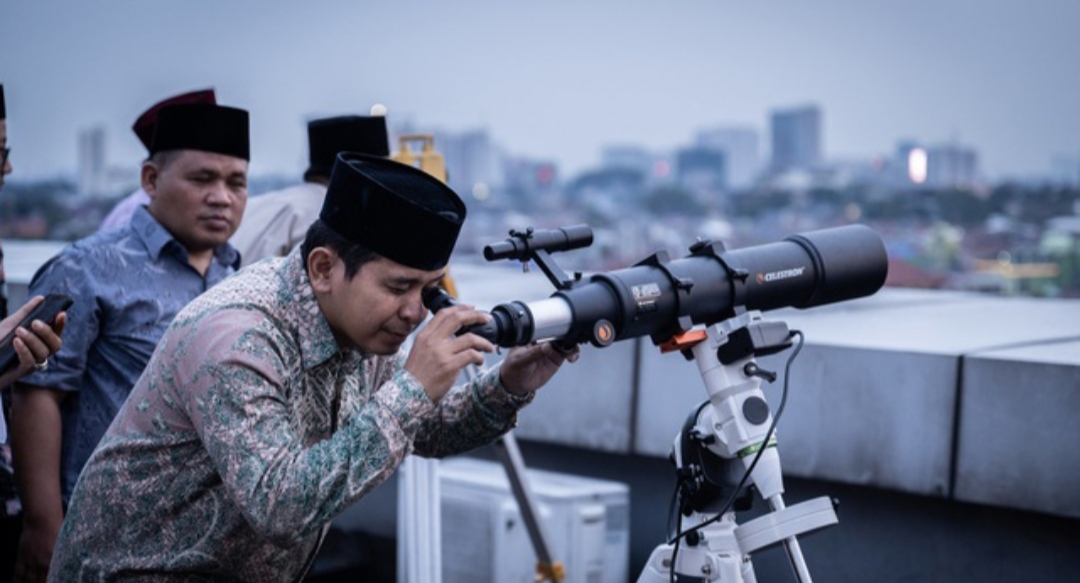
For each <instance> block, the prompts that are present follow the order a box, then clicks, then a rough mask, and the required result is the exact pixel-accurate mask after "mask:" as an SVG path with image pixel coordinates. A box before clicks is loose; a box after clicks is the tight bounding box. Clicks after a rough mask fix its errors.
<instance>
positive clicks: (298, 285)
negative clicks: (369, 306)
mask: <svg viewBox="0 0 1080 583" xmlns="http://www.w3.org/2000/svg"><path fill="white" fill-rule="evenodd" d="M281 276H282V278H283V279H284V282H285V284H286V285H287V286H289V288H290V289H291V291H292V294H290V295H291V297H292V298H293V301H292V302H291V306H292V315H293V317H294V318H295V319H296V321H295V325H296V327H297V330H298V336H299V340H300V354H301V359H302V364H303V367H304V369H305V370H306V369H310V368H314V367H316V366H318V365H320V364H322V363H324V362H326V361H327V360H329V359H330V358H332V357H333V356H334V355H336V354H338V353H339V352H348V350H344V351H343V350H341V348H340V347H339V346H338V343H337V339H336V338H334V332H333V330H331V329H330V323H329V322H328V321H327V320H326V316H325V315H324V314H323V313H322V311H321V310H320V309H319V302H318V300H317V299H316V298H315V290H313V289H312V288H311V279H310V278H309V277H308V273H307V269H306V268H305V266H304V262H303V258H302V256H301V254H300V249H299V248H297V249H293V250H292V252H291V253H289V254H288V255H287V256H285V259H284V266H283V269H282V272H281Z"/></svg>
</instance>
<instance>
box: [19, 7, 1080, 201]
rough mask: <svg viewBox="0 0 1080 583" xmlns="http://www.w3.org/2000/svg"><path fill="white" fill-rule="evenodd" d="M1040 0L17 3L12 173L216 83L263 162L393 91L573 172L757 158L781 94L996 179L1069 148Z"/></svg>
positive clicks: (423, 113) (884, 141)
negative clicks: (736, 134) (676, 159)
mask: <svg viewBox="0 0 1080 583" xmlns="http://www.w3.org/2000/svg"><path fill="white" fill-rule="evenodd" d="M1031 4H1034V5H1033V6H1032V5H1021V3H1016V2H1009V1H1005V0H993V1H989V2H987V1H983V2H978V1H975V0H948V1H945V2H935V1H933V0H912V1H909V2H905V3H903V5H894V4H888V5H880V6H878V5H875V6H870V5H867V4H866V3H862V2H858V1H857V0H829V1H822V2H816V3H813V4H812V5H805V4H802V3H797V2H787V1H784V2H774V3H770V4H769V5H768V6H760V5H750V4H741V3H735V2H725V1H717V2H712V3H705V2H690V1H678V2H672V3H665V4H664V5H663V6H662V7H661V6H659V5H655V4H649V3H645V2H620V3H615V2H609V1H601V2H595V3H589V4H588V5H585V6H580V5H577V4H572V3H561V2H556V3H553V4H546V5H545V6H542V7H541V6H502V5H497V4H491V3H484V2H478V1H465V2H459V3H455V4H454V5H453V6H446V5H441V4H437V3H434V2H430V1H422V2H414V3H410V4H408V5H397V4H390V3H385V2H372V3H368V2H365V3H363V5H362V6H361V5H359V4H358V3H346V2H333V1H328V0H320V1H315V2H310V3H306V4H304V5H303V6H300V5H294V4H286V3H281V2H277V3H275V2H271V3H260V4H255V3H252V2H247V1H238V2H230V3H225V4H221V5H219V4H217V3H213V4H211V3H210V2H209V1H206V0H197V1H195V2H188V3H183V4H180V3H162V4H155V5H153V6H150V7H147V8H141V7H140V8H139V9H138V10H135V9H134V7H133V6H132V5H131V4H130V3H127V2H121V1H120V0H106V1H103V2H98V3H94V4H90V5H87V4H83V3H77V2H73V1H71V0H44V1H43V2H35V3H9V4H7V5H5V6H4V7H3V8H0V51H2V52H3V53H4V54H5V55H6V58H5V59H4V63H3V64H2V65H0V82H2V83H4V84H5V86H6V88H7V92H8V94H9V95H8V102H9V103H8V105H9V107H8V109H9V117H10V119H9V121H8V124H9V136H10V140H11V143H12V147H13V149H14V152H13V155H12V156H13V162H14V164H15V167H16V174H15V175H13V176H12V177H11V178H12V179H16V180H18V179H33V178H40V177H48V176H51V175H55V174H58V173H63V172H72V171H73V170H74V168H75V162H76V151H75V144H76V141H77V140H76V136H77V135H78V133H79V132H80V131H81V130H85V129H87V128H89V127H94V126H98V125H104V126H105V127H106V128H107V129H108V135H107V144H106V146H107V149H108V152H109V155H108V156H109V160H108V161H109V163H111V164H124V165H127V164H131V165H134V164H135V163H136V162H137V161H138V160H139V159H140V158H141V156H142V154H143V152H142V151H141V148H140V146H139V144H138V142H137V141H136V140H135V138H134V136H133V135H131V133H130V131H129V130H128V128H129V127H130V123H131V121H132V120H133V119H134V117H135V116H136V115H137V114H138V113H139V112H141V111H142V110H143V109H145V107H146V106H148V105H149V104H150V103H153V102H154V101H156V100H158V99H160V98H162V97H165V96H167V95H171V94H174V93H177V92H180V91H185V90H190V89H196V88H201V87H207V86H213V87H215V88H216V89H217V92H218V96H219V100H220V101H221V102H222V103H225V104H229V105H235V106H239V107H244V108H247V109H249V110H250V111H251V113H252V173H253V174H270V173H278V174H291V173H295V174H299V172H301V171H302V169H303V165H304V158H305V155H306V140H305V137H304V121H305V120H306V119H310V118H312V117H317V116H320V115H335V114H341V113H365V112H366V110H367V109H368V108H370V106H371V105H373V104H375V103H384V104H386V105H387V107H388V108H389V121H390V123H391V124H393V125H399V124H402V123H406V122H407V123H409V124H411V125H413V126H415V127H423V128H431V129H432V130H440V131H451V132H462V131H468V130H471V129H477V128H484V129H487V131H488V132H490V134H491V136H492V139H493V140H495V141H496V142H497V143H498V144H499V145H501V146H503V147H504V148H506V149H507V150H508V151H509V152H510V153H512V154H514V155H518V156H526V157H532V158H538V159H551V160H554V161H556V162H557V163H558V164H559V165H560V172H561V174H562V175H563V176H569V175H571V174H573V173H576V172H580V171H582V170H586V169H589V168H592V167H595V166H597V165H598V163H599V159H600V156H601V152H602V150H603V148H604V147H607V146H610V145H613V144H635V145H641V146H644V147H647V148H649V149H652V150H656V151H663V150H667V151H674V150H675V149H677V148H678V147H680V146H682V145H688V144H691V143H692V142H693V140H694V136H695V134H696V133H697V132H698V131H700V130H702V129H708V128H712V127H722V126H740V127H747V126H750V127H753V128H755V129H756V130H757V132H758V134H759V135H760V136H761V138H762V144H761V148H762V152H761V156H762V160H768V158H769V152H770V149H769V145H768V133H769V123H768V119H769V116H770V114H771V112H773V111H774V110H778V109H787V108H792V107H800V106H804V105H815V106H818V107H820V108H821V111H822V136H823V140H824V143H823V154H824V157H825V159H826V160H834V159H853V158H870V157H873V156H877V155H888V154H890V153H891V152H892V151H893V150H894V149H895V147H896V145H897V144H898V143H899V142H900V141H902V140H906V139H913V140H916V141H919V142H922V143H928V144H934V143H946V142H954V141H955V142H959V143H962V144H964V145H968V146H971V147H973V148H975V149H976V150H978V151H979V153H980V164H981V166H982V167H983V168H984V171H985V173H986V174H987V176H988V178H990V179H997V178H1001V177H1010V176H1027V175H1039V174H1041V175H1045V174H1048V173H1049V172H1050V171H1051V167H1052V164H1053V161H1054V159H1055V158H1056V157H1062V156H1063V157H1072V158H1080V138H1078V136H1080V117H1078V116H1075V115H1073V110H1074V109H1075V105H1074V104H1073V103H1072V99H1071V96H1072V95H1075V93H1076V90H1077V89H1078V88H1080V72H1077V71H1075V70H1074V69H1075V67H1070V66H1069V61H1070V60H1071V59H1070V58H1069V57H1070V56H1071V55H1075V54H1080V39H1077V38H1075V35H1073V34H1072V31H1071V28H1072V23H1075V22H1077V21H1080V5H1077V4H1076V3H1070V2H1067V1H1065V0H1043V1H1040V2H1037V3H1031ZM327 15H332V16H333V17H332V18H326V16H327ZM87 23H91V25H90V26H88V25H87ZM128 160H130V162H128Z"/></svg>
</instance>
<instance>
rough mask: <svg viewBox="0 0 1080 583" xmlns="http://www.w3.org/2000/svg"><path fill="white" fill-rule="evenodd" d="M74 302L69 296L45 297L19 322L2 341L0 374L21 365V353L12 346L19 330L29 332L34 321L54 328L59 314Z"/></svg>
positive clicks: (51, 295) (0, 341)
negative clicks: (22, 329)
mask: <svg viewBox="0 0 1080 583" xmlns="http://www.w3.org/2000/svg"><path fill="white" fill-rule="evenodd" d="M73 301H74V300H72V299H71V296H69V295H67V294H49V295H47V296H45V301H43V302H41V303H40V304H38V305H37V307H36V308H34V309H33V310H31V311H30V313H29V314H27V315H26V317H25V318H23V319H22V321H21V322H19V325H18V326H16V327H14V328H12V329H11V332H9V333H8V334H7V335H6V336H4V338H3V340H0V374H4V373H6V372H7V371H9V370H11V369H12V368H13V367H14V366H16V365H17V364H18V363H19V353H17V352H15V346H13V345H12V341H13V340H15V331H16V330H18V329H19V328H26V329H27V330H29V329H30V323H31V322H33V321H34V320H41V321H42V322H45V323H46V324H48V325H50V326H52V324H53V321H54V320H56V316H57V314H59V313H60V312H63V311H64V310H66V309H68V308H69V307H71V304H72V302H73Z"/></svg>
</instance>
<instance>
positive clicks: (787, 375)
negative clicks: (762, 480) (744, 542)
mask: <svg viewBox="0 0 1080 583" xmlns="http://www.w3.org/2000/svg"><path fill="white" fill-rule="evenodd" d="M788 335H789V337H790V336H798V337H799V342H798V344H796V345H795V348H794V349H793V350H792V352H791V356H789V357H788V360H787V364H786V365H785V366H784V388H783V392H782V393H781V395H780V406H779V407H777V408H776V414H775V415H773V420H772V423H771V424H769V430H768V431H767V432H765V439H763V440H762V441H761V447H760V448H759V449H758V451H757V453H756V454H754V460H753V461H752V462H750V466H749V467H747V468H746V471H745V472H743V476H742V479H740V480H739V485H738V486H736V487H735V489H734V490H733V491H732V492H731V496H730V497H728V500H727V502H726V503H725V504H724V507H723V508H722V509H721V510H720V511H719V512H718V513H717V514H716V516H713V517H712V518H710V519H708V520H706V521H705V522H702V523H701V524H698V525H697V526H693V527H691V528H688V529H686V530H685V531H682V532H679V533H678V534H676V535H675V539H674V540H669V541H668V544H672V543H674V544H675V548H676V549H678V544H679V541H680V540H681V539H682V538H683V537H684V536H686V535H688V534H690V533H691V532H695V531H698V530H701V529H703V528H705V527H706V526H708V525H710V524H712V523H714V522H716V521H718V520H720V519H721V518H723V516H724V514H726V513H727V511H728V510H729V509H731V506H732V505H733V504H734V503H735V499H736V498H737V497H738V496H739V492H740V491H741V490H742V489H743V487H745V486H746V482H747V480H749V479H750V475H751V474H752V473H753V471H754V468H755V467H756V466H757V463H758V460H760V459H761V454H763V453H765V450H766V449H767V448H768V447H769V440H770V439H772V436H773V433H774V432H775V431H776V424H777V422H779V421H780V416H781V415H783V414H784V407H786V406H787V397H788V386H789V383H790V381H791V364H792V363H793V362H795V357H796V356H798V355H799V351H801V350H802V347H803V341H804V340H805V338H804V336H803V333H802V332H801V331H799V330H791V331H790V332H789V333H788ZM681 516H682V515H681V514H680V519H679V524H680V527H681V525H682V518H681ZM671 570H672V573H674V571H675V559H674V556H673V557H672V561H671Z"/></svg>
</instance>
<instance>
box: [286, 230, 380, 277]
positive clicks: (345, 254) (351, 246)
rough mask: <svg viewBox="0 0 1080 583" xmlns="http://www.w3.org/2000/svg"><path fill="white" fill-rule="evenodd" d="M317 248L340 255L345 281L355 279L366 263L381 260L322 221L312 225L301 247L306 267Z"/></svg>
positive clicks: (301, 254) (375, 254)
mask: <svg viewBox="0 0 1080 583" xmlns="http://www.w3.org/2000/svg"><path fill="white" fill-rule="evenodd" d="M316 247H329V248H330V249H333V250H334V253H337V254H338V257H341V260H342V261H344V262H345V279H348V280H351V279H352V278H353V277H355V276H356V274H357V273H358V272H359V271H360V268H361V267H363V265H364V264H365V263H367V262H368V261H372V260H374V259H378V258H379V255H378V254H377V253H375V252H374V251H372V250H371V249H368V248H367V247H364V246H363V245H360V244H359V243H354V242H352V241H350V240H349V239H346V238H345V237H342V236H341V235H340V234H338V232H337V231H335V230H333V229H331V228H330V227H329V226H328V225H327V224H326V223H324V222H322V219H317V220H316V221H315V222H314V223H311V226H310V227H308V230H307V234H306V235H305V236H304V242H303V243H302V244H301V245H300V256H301V257H302V258H303V261H304V265H307V260H308V256H309V255H311V250H312V249H314V248H316Z"/></svg>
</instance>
